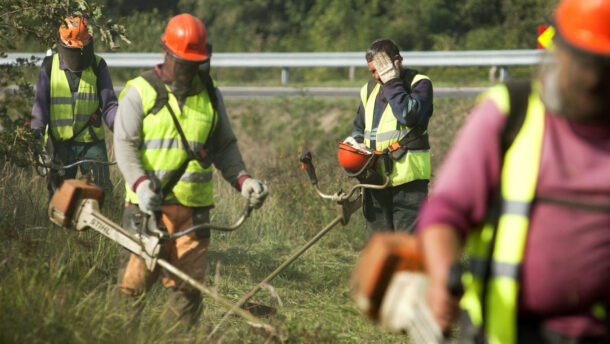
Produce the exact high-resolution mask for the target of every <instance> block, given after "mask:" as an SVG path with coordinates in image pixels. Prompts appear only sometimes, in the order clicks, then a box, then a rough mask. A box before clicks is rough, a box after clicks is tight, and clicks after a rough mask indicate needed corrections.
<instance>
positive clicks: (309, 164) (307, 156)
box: [300, 152, 318, 185]
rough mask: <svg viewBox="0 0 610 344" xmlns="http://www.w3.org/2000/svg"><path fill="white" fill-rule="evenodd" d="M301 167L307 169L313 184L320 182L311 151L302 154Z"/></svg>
mask: <svg viewBox="0 0 610 344" xmlns="http://www.w3.org/2000/svg"><path fill="white" fill-rule="evenodd" d="M300 160H301V168H302V169H304V170H307V174H308V175H309V180H311V184H313V185H316V184H318V177H317V176H316V169H315V167H314V166H313V161H312V157H311V153H310V152H305V153H303V154H301V159H300Z"/></svg>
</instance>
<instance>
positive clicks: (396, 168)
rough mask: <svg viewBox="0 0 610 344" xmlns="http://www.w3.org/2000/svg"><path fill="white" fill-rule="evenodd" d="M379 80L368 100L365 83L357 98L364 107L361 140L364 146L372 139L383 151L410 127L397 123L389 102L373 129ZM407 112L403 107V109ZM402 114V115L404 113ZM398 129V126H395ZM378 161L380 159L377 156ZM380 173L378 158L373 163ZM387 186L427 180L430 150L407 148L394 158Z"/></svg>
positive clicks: (418, 77)
mask: <svg viewBox="0 0 610 344" xmlns="http://www.w3.org/2000/svg"><path fill="white" fill-rule="evenodd" d="M423 79H426V80H430V78H428V77H427V76H425V75H422V74H417V75H415V77H414V78H413V81H411V85H414V84H415V83H416V82H418V81H420V80H423ZM379 89H380V85H379V83H378V84H377V85H375V88H374V89H373V91H372V92H371V94H370V95H369V97H368V99H367V91H368V90H367V85H364V87H362V89H361V90H360V98H361V100H362V104H363V106H364V143H365V144H366V146H367V147H370V146H371V139H372V138H374V139H375V140H376V147H377V150H378V151H383V150H384V149H386V148H387V147H388V146H389V145H391V144H393V143H395V142H398V141H400V139H402V138H403V137H405V136H406V135H407V134H408V133H409V131H410V130H411V128H409V127H407V126H403V125H400V126H399V125H398V121H397V120H396V117H394V113H393V112H392V107H391V106H390V105H389V104H388V105H387V106H386V108H385V110H384V111H383V114H382V115H381V119H380V121H379V125H378V126H377V128H375V129H373V114H374V112H375V98H377V94H378V93H379ZM404 111H405V113H406V109H405V110H404ZM405 113H403V114H401V115H403V116H404V115H405ZM397 128H398V129H397ZM379 160H381V159H379ZM375 169H376V170H378V172H379V173H380V175H382V176H384V175H385V174H384V172H383V162H382V161H378V163H377V164H376V165H375ZM390 179H391V183H390V185H392V186H396V185H401V184H404V183H407V182H410V181H413V180H417V179H430V150H409V151H407V153H406V154H405V155H403V157H402V158H401V159H400V160H399V161H394V164H393V168H392V173H391V174H390Z"/></svg>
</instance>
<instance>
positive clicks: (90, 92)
mask: <svg viewBox="0 0 610 344" xmlns="http://www.w3.org/2000/svg"><path fill="white" fill-rule="evenodd" d="M95 59H96V66H97V65H99V62H100V57H99V56H97V55H96V56H95ZM98 107H99V97H98V94H97V77H96V76H95V73H94V71H93V67H92V66H89V67H88V68H87V69H85V70H84V71H82V72H81V77H80V81H79V83H78V90H77V91H76V92H75V93H72V91H71V90H70V84H69V83H68V78H67V77H66V72H65V70H62V69H61V68H59V55H57V54H55V55H53V62H52V65H51V89H50V108H49V115H50V122H49V129H50V130H51V133H52V134H53V137H54V138H56V139H58V140H61V141H65V140H69V139H73V140H74V141H77V142H93V141H95V140H94V138H93V137H92V136H91V134H90V133H89V130H87V129H85V130H82V128H83V127H84V126H85V125H87V122H88V121H89V119H90V117H91V115H92V114H93V113H95V112H96V111H97V109H98ZM81 130H82V131H81ZM92 130H93V132H94V133H95V135H96V136H97V139H103V138H104V127H103V126H99V127H92ZM79 131H80V132H81V133H80V134H78V136H77V137H74V138H73V135H74V134H75V133H78V132H79Z"/></svg>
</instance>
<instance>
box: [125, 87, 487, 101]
mask: <svg viewBox="0 0 610 344" xmlns="http://www.w3.org/2000/svg"><path fill="white" fill-rule="evenodd" d="M121 90H122V88H120V87H115V91H116V92H117V94H118V93H120V91H121ZM220 90H221V91H222V94H223V96H224V97H225V98H231V99H248V98H263V97H278V96H285V97H294V96H312V97H353V98H358V97H359V93H360V88H358V87H306V88H294V87H234V86H221V87H220ZM483 90H485V87H439V88H435V89H434V97H435V98H444V97H458V98H468V97H476V96H477V95H478V94H479V93H481V92H482V91H483Z"/></svg>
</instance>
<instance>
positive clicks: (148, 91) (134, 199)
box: [119, 77, 214, 207]
mask: <svg viewBox="0 0 610 344" xmlns="http://www.w3.org/2000/svg"><path fill="white" fill-rule="evenodd" d="M200 82H201V81H200V80H199V77H195V79H194V80H193V83H194V86H195V87H196V86H198V85H197V83H200ZM129 87H135V88H136V90H138V92H139V93H140V97H141V99H142V107H143V110H144V113H145V114H146V116H145V117H144V121H143V124H142V143H141V145H140V159H141V163H142V167H143V168H144V170H145V172H146V174H147V175H149V176H150V175H154V176H155V177H156V178H157V179H159V180H160V181H161V185H162V186H165V184H167V183H168V182H169V179H170V178H171V176H172V175H173V173H175V172H176V170H178V169H179V168H180V166H181V165H182V163H183V162H184V161H185V160H186V159H187V151H186V150H185V149H184V147H183V146H182V141H181V138H180V134H179V133H178V130H177V129H176V126H175V125H174V122H173V120H172V116H171V114H170V112H169V110H168V109H167V106H164V107H163V108H162V109H161V110H159V112H157V113H156V114H152V113H149V112H150V110H151V109H152V107H153V105H154V103H155V100H156V98H157V92H156V91H155V89H154V88H153V87H152V86H151V85H150V84H149V83H148V82H147V81H146V80H144V78H142V77H137V78H135V79H133V80H130V81H129V82H128V83H127V85H125V89H124V90H123V92H121V95H120V97H119V99H122V98H123V96H124V95H125V91H126V90H127V89H128V88H129ZM165 87H166V88H167V89H168V95H169V105H170V106H171V107H172V109H173V110H174V114H175V115H176V118H177V119H178V122H180V126H181V127H182V131H183V132H184V135H185V137H186V139H187V141H188V142H189V145H190V146H191V149H193V150H194V151H197V150H198V149H199V148H202V147H203V145H204V144H205V142H206V141H207V139H208V134H209V132H210V127H211V126H212V119H213V116H214V109H213V108H212V103H211V101H210V98H209V96H208V93H207V91H206V90H205V87H202V89H203V90H202V91H201V92H200V93H199V94H197V95H194V96H189V97H187V98H186V100H185V103H184V106H183V108H182V110H181V109H180V106H179V105H178V100H177V99H176V97H175V96H174V95H173V94H172V93H171V90H170V89H169V87H167V85H166V86H165ZM125 188H126V196H125V197H126V200H127V201H128V202H130V203H138V196H137V195H136V193H135V192H133V191H132V190H131V188H130V187H129V185H127V184H125ZM171 199H176V200H177V201H178V202H179V203H180V204H182V205H185V206H189V207H203V206H210V205H212V204H213V203H214V202H213V183H212V166H209V167H208V168H206V169H203V168H202V167H201V165H200V164H199V162H197V161H196V160H192V161H190V162H189V164H188V166H187V168H186V171H185V172H184V174H183V175H182V177H181V178H180V180H179V181H178V183H176V185H175V186H174V188H173V191H172V192H171V193H169V194H168V195H166V197H165V200H171Z"/></svg>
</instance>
